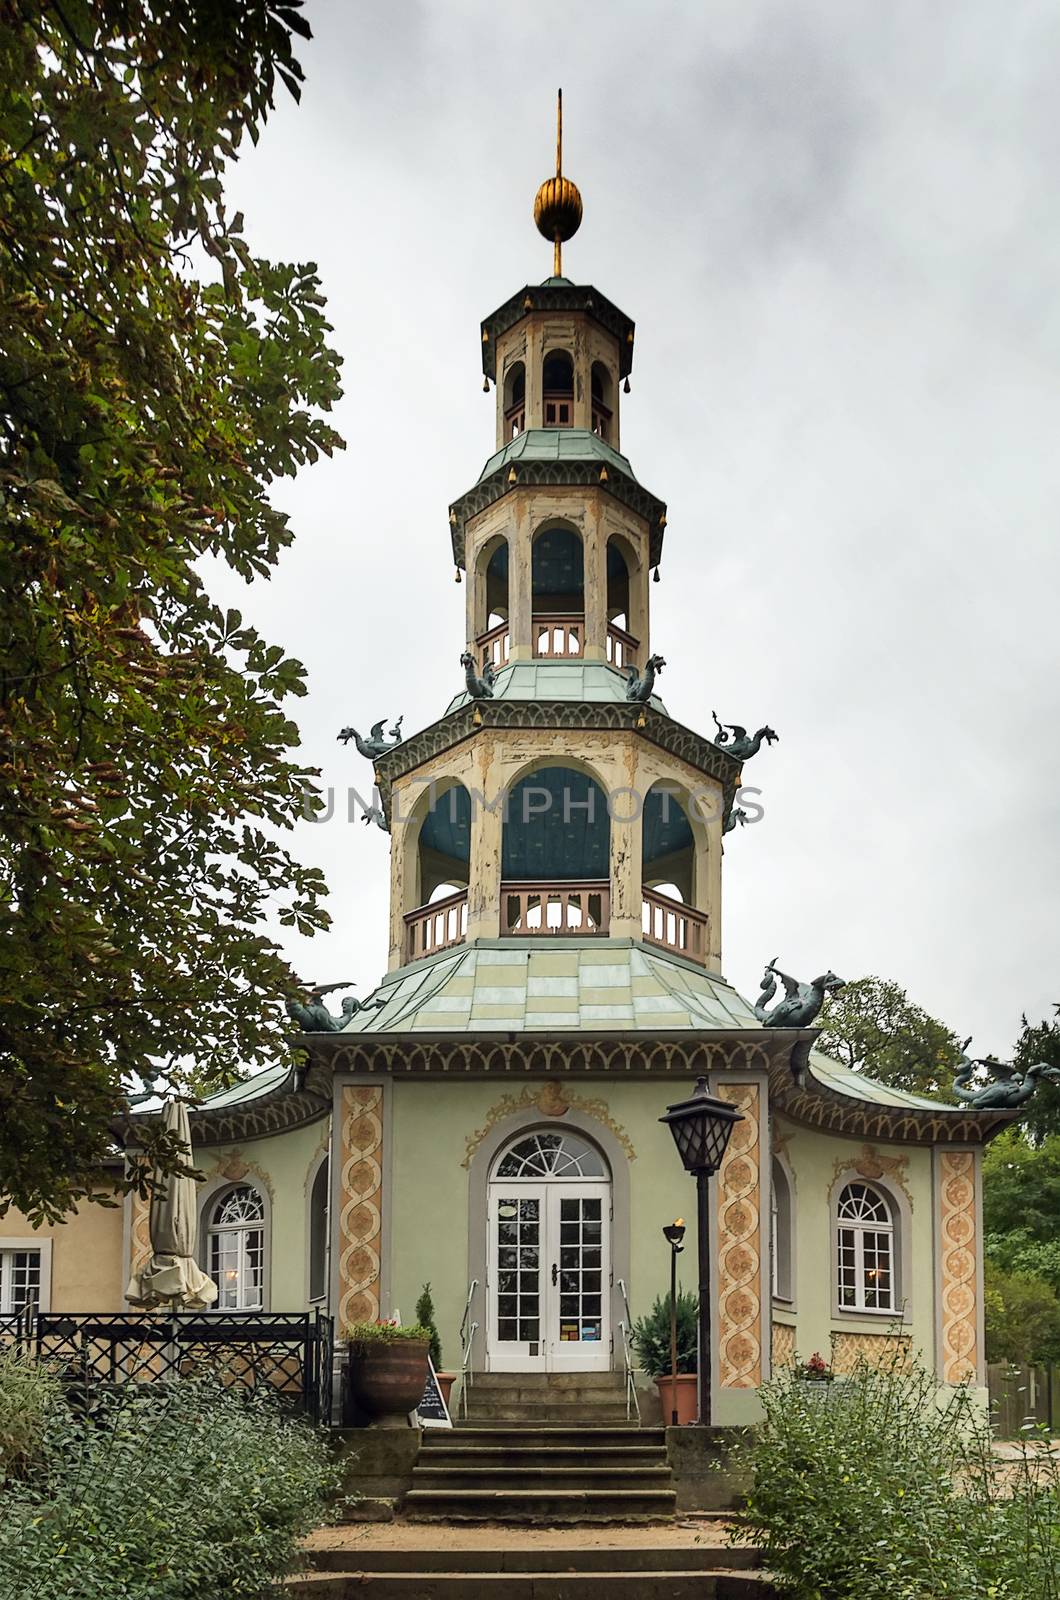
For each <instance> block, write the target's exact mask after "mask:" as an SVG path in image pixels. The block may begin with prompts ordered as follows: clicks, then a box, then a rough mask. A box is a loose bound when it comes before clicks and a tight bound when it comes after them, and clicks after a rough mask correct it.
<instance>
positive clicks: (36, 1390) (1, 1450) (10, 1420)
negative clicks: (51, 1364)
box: [0, 1347, 58, 1484]
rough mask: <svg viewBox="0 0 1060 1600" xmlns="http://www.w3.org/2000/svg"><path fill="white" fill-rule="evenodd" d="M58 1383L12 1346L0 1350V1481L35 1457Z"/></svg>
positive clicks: (20, 1473) (25, 1469) (18, 1472)
mask: <svg viewBox="0 0 1060 1600" xmlns="http://www.w3.org/2000/svg"><path fill="white" fill-rule="evenodd" d="M57 1396H58V1383H57V1382H56V1380H55V1379H54V1378H53V1377H51V1376H50V1374H49V1373H48V1372H46V1371H45V1369H44V1368H43V1367H42V1366H39V1365H38V1364H37V1362H35V1361H30V1360H29V1359H28V1358H27V1357H26V1356H23V1355H21V1354H20V1353H19V1352H18V1351H17V1350H15V1349H14V1347H12V1348H10V1349H7V1350H0V1484H2V1483H3V1482H4V1481H5V1479H7V1478H15V1477H22V1476H24V1475H25V1473H26V1472H28V1471H29V1470H30V1468H31V1467H32V1465H33V1463H34V1462H35V1461H36V1460H37V1459H38V1457H39V1455H40V1451H41V1447H42V1443H43V1438H44V1425H45V1418H46V1416H47V1412H48V1407H49V1405H51V1404H53V1403H54V1402H55V1400H56V1398H57Z"/></svg>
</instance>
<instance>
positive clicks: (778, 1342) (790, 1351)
mask: <svg viewBox="0 0 1060 1600" xmlns="http://www.w3.org/2000/svg"><path fill="white" fill-rule="evenodd" d="M794 1361H795V1329H794V1328H793V1327H792V1326H791V1324H790V1323H787V1322H774V1324H773V1371H774V1372H779V1371H780V1370H781V1368H782V1367H790V1366H792V1365H793V1364H794Z"/></svg>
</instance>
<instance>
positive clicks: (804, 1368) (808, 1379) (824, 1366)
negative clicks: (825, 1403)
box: [792, 1350, 835, 1400]
mask: <svg viewBox="0 0 1060 1600" xmlns="http://www.w3.org/2000/svg"><path fill="white" fill-rule="evenodd" d="M792 1376H793V1377H794V1379H795V1382H796V1383H797V1384H799V1385H800V1386H801V1387H804V1388H805V1389H806V1390H807V1392H808V1393H810V1394H812V1395H813V1397H814V1399H815V1400H823V1399H824V1398H825V1396H826V1395H827V1393H828V1385H829V1384H830V1383H834V1382H835V1373H834V1372H833V1371H832V1368H831V1366H830V1364H829V1363H828V1362H827V1361H826V1360H825V1358H824V1356H823V1355H822V1354H821V1352H820V1351H819V1350H815V1351H814V1353H813V1355H812V1356H811V1357H810V1359H809V1361H797V1362H796V1363H795V1367H794V1369H793V1372H792Z"/></svg>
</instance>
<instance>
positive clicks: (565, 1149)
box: [495, 1133, 607, 1178]
mask: <svg viewBox="0 0 1060 1600" xmlns="http://www.w3.org/2000/svg"><path fill="white" fill-rule="evenodd" d="M495 1176H496V1177H498V1178H606V1177H607V1172H606V1171H605V1169H604V1163H603V1160H602V1158H601V1156H600V1153H599V1151H597V1150H594V1149H593V1147H592V1145H591V1144H588V1143H587V1142H586V1140H584V1139H579V1138H577V1136H576V1135H573V1134H569V1133H532V1134H530V1135H529V1137H528V1138H525V1139H520V1140H519V1142H518V1143H517V1144H513V1145H512V1147H511V1149H510V1150H508V1151H507V1152H506V1153H505V1154H504V1155H503V1156H502V1157H501V1160H500V1162H499V1163H498V1166H497V1171H496V1174H495Z"/></svg>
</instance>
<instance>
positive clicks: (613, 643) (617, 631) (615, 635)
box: [607, 622, 640, 668]
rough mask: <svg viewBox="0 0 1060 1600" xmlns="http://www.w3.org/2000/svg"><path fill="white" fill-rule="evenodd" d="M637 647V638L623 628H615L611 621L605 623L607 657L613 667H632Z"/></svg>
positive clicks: (635, 658) (638, 646) (638, 642)
mask: <svg viewBox="0 0 1060 1600" xmlns="http://www.w3.org/2000/svg"><path fill="white" fill-rule="evenodd" d="M639 648H640V640H639V639H634V637H633V635H632V634H631V633H627V632H626V631H625V629H624V628H616V627H615V624H614V623H613V622H609V623H608V624H607V659H608V661H610V663H611V665H612V666H613V667H623V668H624V667H632V666H633V665H634V664H635V663H636V660H637V651H638V649H639Z"/></svg>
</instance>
